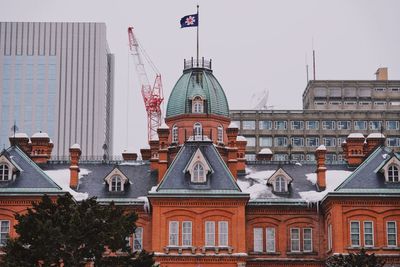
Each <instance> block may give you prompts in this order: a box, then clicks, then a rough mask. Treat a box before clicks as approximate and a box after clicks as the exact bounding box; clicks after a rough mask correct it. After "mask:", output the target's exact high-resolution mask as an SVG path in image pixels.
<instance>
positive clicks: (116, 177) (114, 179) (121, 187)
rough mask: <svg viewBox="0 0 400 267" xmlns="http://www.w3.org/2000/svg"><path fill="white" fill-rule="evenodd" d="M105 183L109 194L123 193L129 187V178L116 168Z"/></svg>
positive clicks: (105, 179) (106, 178)
mask: <svg viewBox="0 0 400 267" xmlns="http://www.w3.org/2000/svg"><path fill="white" fill-rule="evenodd" d="M104 181H105V182H106V185H107V187H108V191H109V192H123V191H125V188H126V187H127V186H128V185H129V179H128V177H127V176H126V175H125V174H124V173H123V172H122V171H121V170H120V169H119V168H118V167H115V168H114V169H113V170H112V171H111V172H110V173H109V174H108V175H107V176H106V177H105V178H104Z"/></svg>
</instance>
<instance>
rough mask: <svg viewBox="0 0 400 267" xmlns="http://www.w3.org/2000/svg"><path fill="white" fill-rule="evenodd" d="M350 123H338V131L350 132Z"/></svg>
mask: <svg viewBox="0 0 400 267" xmlns="http://www.w3.org/2000/svg"><path fill="white" fill-rule="evenodd" d="M350 125H351V124H350V121H338V122H337V129H338V130H350Z"/></svg>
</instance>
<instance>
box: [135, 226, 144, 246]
mask: <svg viewBox="0 0 400 267" xmlns="http://www.w3.org/2000/svg"><path fill="white" fill-rule="evenodd" d="M136 244H138V246H136ZM132 249H133V251H141V250H143V227H136V229H135V232H134V233H133V245H132Z"/></svg>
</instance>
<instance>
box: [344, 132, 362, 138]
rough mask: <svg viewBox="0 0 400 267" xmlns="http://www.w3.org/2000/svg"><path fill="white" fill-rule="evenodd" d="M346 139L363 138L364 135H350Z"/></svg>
mask: <svg viewBox="0 0 400 267" xmlns="http://www.w3.org/2000/svg"><path fill="white" fill-rule="evenodd" d="M347 138H364V135H363V134H362V133H351V134H349V136H347Z"/></svg>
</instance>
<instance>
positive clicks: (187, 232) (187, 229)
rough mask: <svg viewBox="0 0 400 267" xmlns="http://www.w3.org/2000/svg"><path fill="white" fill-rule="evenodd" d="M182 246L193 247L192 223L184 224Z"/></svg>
mask: <svg viewBox="0 0 400 267" xmlns="http://www.w3.org/2000/svg"><path fill="white" fill-rule="evenodd" d="M182 246H185V247H190V246H192V222H190V221H186V222H182Z"/></svg>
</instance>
